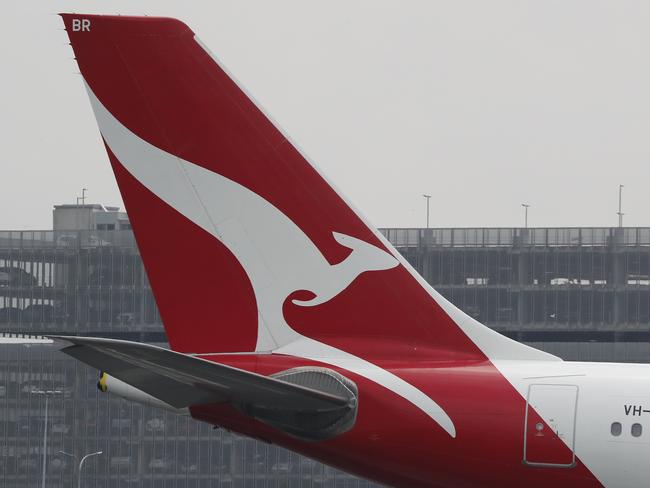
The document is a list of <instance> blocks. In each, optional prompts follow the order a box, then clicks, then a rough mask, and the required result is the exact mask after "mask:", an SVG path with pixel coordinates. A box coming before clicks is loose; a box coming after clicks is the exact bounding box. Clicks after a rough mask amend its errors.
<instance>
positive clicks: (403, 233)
mask: <svg viewBox="0 0 650 488" xmlns="http://www.w3.org/2000/svg"><path fill="white" fill-rule="evenodd" d="M380 231H381V232H382V234H384V236H386V238H387V239H388V240H389V241H390V242H391V243H392V244H393V245H394V246H395V247H399V248H403V247H423V248H429V247H517V246H519V247H530V246H534V247H607V246H626V247H629V246H635V247H636V246H650V227H622V228H619V227H548V228H528V229H525V228H508V227H504V228H498V227H492V228H445V229H422V228H415V229H399V228H390V229H388V228H385V229H380Z"/></svg>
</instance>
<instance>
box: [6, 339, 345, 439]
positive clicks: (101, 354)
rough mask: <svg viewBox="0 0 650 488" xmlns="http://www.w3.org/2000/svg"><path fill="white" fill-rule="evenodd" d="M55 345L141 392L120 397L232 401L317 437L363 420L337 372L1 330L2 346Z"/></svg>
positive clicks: (184, 403) (184, 402) (168, 403)
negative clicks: (274, 369) (266, 370)
mask: <svg viewBox="0 0 650 488" xmlns="http://www.w3.org/2000/svg"><path fill="white" fill-rule="evenodd" d="M52 343H55V344H58V345H60V346H63V347H62V348H61V352H63V353H65V354H67V355H68V356H71V357H73V358H75V359H78V360H79V361H81V362H83V363H86V364H88V365H90V366H92V367H94V368H97V369H99V370H101V371H103V372H105V373H107V374H108V375H110V377H112V378H116V379H117V380H119V381H120V382H122V383H125V384H126V385H128V386H127V388H132V389H134V390H135V392H134V391H133V390H129V392H130V395H129V394H127V395H124V394H123V391H121V392H117V391H115V393H116V394H117V395H120V396H124V397H125V398H130V399H132V400H136V401H144V403H150V404H153V405H155V406H165V407H166V408H169V407H173V408H175V409H183V408H186V407H192V406H199V405H206V404H211V403H228V404H231V405H232V406H233V407H235V408H236V409H237V410H239V411H240V412H241V413H243V414H244V415H247V416H250V417H253V418H256V419H258V420H260V421H262V422H265V423H267V424H269V425H271V426H273V427H276V428H278V429H280V430H283V431H285V432H287V433H290V434H292V435H294V436H297V437H301V438H306V439H312V440H315V439H325V438H329V437H332V436H335V435H338V434H341V433H343V432H345V431H346V430H348V429H349V428H351V427H352V425H353V424H354V422H355V419H356V408H357V392H356V386H355V385H354V384H353V383H352V382H350V381H349V380H347V378H344V377H342V376H340V375H339V374H338V373H336V372H335V371H332V370H324V369H323V368H312V369H309V368H298V369H296V370H288V371H285V372H282V373H279V374H278V375H277V376H278V377H269V376H263V375H260V374H257V373H251V372H250V371H245V370H243V369H239V368H235V367H232V366H227V365H224V364H220V363H215V362H212V361H207V360H204V359H201V358H198V357H194V356H191V355H188V354H183V353H179V352H174V351H171V350H169V349H164V348H162V347H157V346H152V345H149V344H142V343H139V342H131V341H122V340H116V339H104V338H96V337H77V336H58V335H48V336H29V335H20V334H13V335H7V334H2V335H0V344H52ZM103 377H104V375H102V378H103ZM332 380H334V381H332ZM100 384H101V382H100ZM328 385H329V386H328ZM332 385H334V389H332ZM121 388H122V389H123V385H122V386H121ZM109 391H110V390H109ZM121 393H122V394H121ZM142 393H145V394H146V395H144V397H149V398H143V395H142ZM151 397H152V398H151ZM151 400H153V401H151Z"/></svg>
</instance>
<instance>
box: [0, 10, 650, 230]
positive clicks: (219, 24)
mask: <svg viewBox="0 0 650 488" xmlns="http://www.w3.org/2000/svg"><path fill="white" fill-rule="evenodd" d="M60 11H76V12H89V13H121V14H148V15H167V16H174V17H178V18H180V19H182V20H184V21H185V22H187V23H188V24H189V25H190V27H192V28H193V30H194V31H195V32H196V33H197V34H198V35H199V36H200V37H201V39H202V40H203V41H204V42H205V43H206V44H207V45H208V46H209V47H210V49H211V50H212V51H213V52H214V53H215V54H216V55H217V56H218V57H219V58H220V59H221V61H222V62H223V64H224V65H225V66H226V67H227V68H228V69H229V70H230V71H231V72H233V73H234V74H235V75H236V76H237V78H238V79H239V80H240V82H241V83H242V84H243V85H244V86H245V87H246V88H247V89H248V90H249V91H250V92H251V93H252V94H253V95H254V96H255V97H256V99H257V100H258V101H259V102H260V103H261V104H262V105H263V106H264V107H265V109H266V110H267V111H268V112H269V113H270V114H272V115H273V117H274V118H275V120H276V121H278V122H279V123H280V124H281V125H282V126H283V127H284V129H285V130H286V131H287V132H288V133H289V134H290V135H291V136H292V138H293V139H294V140H295V141H297V142H298V144H299V145H300V146H301V148H302V150H303V151H304V152H305V153H306V154H307V155H308V156H309V157H310V158H311V159H313V160H314V161H316V162H317V164H318V165H319V167H320V168H321V169H322V170H323V171H324V172H325V173H326V174H327V175H328V176H329V177H330V178H331V179H332V180H333V181H334V182H335V183H336V184H337V186H338V187H339V188H340V189H341V190H342V191H343V192H344V193H345V194H346V195H347V196H348V197H350V199H351V200H352V201H354V202H355V203H356V205H357V207H358V208H360V209H361V210H362V211H363V212H364V213H365V214H366V215H367V216H368V217H369V218H370V220H371V221H372V222H373V223H374V224H376V225H377V226H400V227H407V226H422V225H423V224H424V219H425V201H424V198H423V197H422V196H421V194H422V193H430V194H432V195H433V198H432V199H431V224H432V226H515V225H522V224H523V209H522V208H521V207H520V204H521V203H522V202H528V203H530V204H531V205H532V208H531V209H530V222H531V225H534V226H571V225H597V226H608V225H615V223H616V219H617V217H616V215H615V212H616V206H617V186H618V184H619V182H620V183H624V184H625V185H626V187H625V192H624V207H625V208H624V210H625V211H626V213H627V214H628V215H626V217H625V224H626V225H650V218H649V214H648V210H649V209H650V192H649V191H647V188H648V180H649V178H648V177H649V176H650V169H649V164H648V163H649V162H650V137H649V136H650V95H649V93H648V91H649V90H650V64H649V63H650V61H649V60H650V28H649V26H650V3H648V2H645V1H638V2H635V1H620V0H618V1H609V2H603V1H596V0H589V1H567V0H562V1H555V0H544V1H523V0H513V1H497V0H492V1H489V2H486V1H484V0H476V1H459V0H453V1H451V0H450V1H447V2H438V1H422V2H415V1H413V2H397V1H394V2H386V1H383V2H379V1H363V2H351V1H349V0H335V1H332V0H328V1H327V2H318V3H316V2H305V1H299V0H294V1H287V0H284V1H274V2H269V1H268V0H259V1H245V2H243V1H211V2H207V1H206V2H171V1H161V0H156V1H133V0H130V1H111V2H108V1H107V0H102V1H92V0H84V1H52V0H48V1H45V0H43V1H16V0H11V1H10V2H6V3H4V4H3V22H2V24H3V26H2V30H0V59H1V60H2V70H1V72H0V73H1V76H0V88H1V90H0V169H1V172H0V228H2V229H10V228H13V229H33V228H40V229H47V228H51V206H52V204H55V203H70V202H74V201H75V197H76V196H77V195H79V194H80V193H81V188H82V187H86V188H88V189H89V197H90V198H89V200H90V201H93V202H100V203H105V204H117V205H122V202H121V199H120V197H119V192H118V190H117V186H116V184H115V182H114V179H113V175H112V173H111V171H110V168H109V165H108V161H107V157H106V155H105V152H104V148H103V146H102V145H101V143H100V138H99V134H98V131H97V128H96V124H95V121H94V118H93V116H92V113H91V109H90V105H89V103H88V100H87V97H86V94H85V92H84V90H83V87H82V84H81V79H80V76H79V75H78V74H75V73H76V71H77V67H76V65H75V63H74V61H73V60H72V59H71V58H72V51H71V49H70V48H69V46H68V45H67V38H66V35H65V32H64V31H63V30H62V23H61V21H60V19H59V17H58V16H55V15H52V14H54V13H56V12H60ZM315 218H317V216H315Z"/></svg>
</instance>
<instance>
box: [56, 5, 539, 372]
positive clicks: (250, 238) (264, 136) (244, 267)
mask: <svg viewBox="0 0 650 488" xmlns="http://www.w3.org/2000/svg"><path fill="white" fill-rule="evenodd" d="M63 19H64V21H65V25H66V28H67V31H68V34H69V36H70V39H71V42H72V46H73V48H74V51H75V54H76V57H77V60H78V63H79V67H80V69H81V73H82V75H83V77H84V79H85V81H86V83H87V87H88V90H89V95H90V98H91V101H92V104H93V109H94V110H95V114H96V116H97V119H98V123H99V126H100V130H101V132H102V136H103V138H104V141H105V143H106V146H107V151H108V154H109V157H110V159H111V163H112V165H113V168H114V171H115V175H116V177H117V181H118V184H119V186H120V190H121V192H122V195H123V198H124V201H125V203H126V206H127V209H128V211H129V215H130V218H131V221H132V223H133V227H134V230H135V233H136V237H137V240H138V245H139V247H140V250H141V253H142V256H143V259H144V262H145V266H146V269H147V273H148V275H149V279H150V281H151V283H152V286H153V289H154V293H155V296H156V299H157V302H158V306H159V308H160V312H161V315H162V318H163V321H164V324H165V328H166V331H167V334H168V337H169V340H170V343H171V345H172V347H173V348H174V349H176V350H179V351H184V352H195V353H199V352H215V351H254V350H258V351H260V350H282V348H283V347H284V346H287V345H288V344H291V343H292V342H294V341H296V340H300V338H304V337H308V338H310V339H313V340H316V341H320V342H321V343H327V344H329V345H330V346H333V347H336V348H339V349H342V350H345V351H349V352H352V353H353V354H361V355H363V356H364V357H366V358H373V357H393V356H394V357H399V356H404V355H405V354H408V355H411V356H421V357H426V358H431V357H435V358H441V357H447V358H461V357H462V358H476V359H479V358H485V355H484V354H488V355H497V356H503V357H536V358H540V357H545V356H544V355H543V353H538V352H537V351H534V350H532V349H529V348H526V347H525V346H521V345H518V344H516V343H513V342H511V341H509V340H508V339H505V338H503V337H501V336H498V335H497V334H494V333H493V332H492V331H490V330H488V329H486V328H484V327H482V326H481V325H480V324H478V323H476V322H474V321H473V320H472V319H470V318H469V317H467V316H465V315H464V314H462V313H461V312H459V311H458V310H456V309H454V308H453V306H451V305H450V304H449V303H448V302H446V301H445V300H444V299H443V298H441V297H440V296H439V295H437V294H436V293H435V292H433V290H431V289H430V288H429V287H428V286H427V285H426V284H425V283H424V282H423V281H422V280H421V279H420V278H419V277H418V276H416V275H415V274H413V272H412V270H411V269H410V267H408V265H407V264H406V263H405V262H404V261H403V260H402V259H401V256H399V254H398V253H397V252H396V251H395V250H394V249H392V247H390V245H389V244H387V243H386V242H385V241H384V240H383V238H381V236H380V235H379V234H378V233H377V232H376V231H375V230H374V229H372V228H371V227H370V226H368V225H367V224H366V223H365V221H364V220H363V219H362V218H361V217H360V216H359V215H358V214H357V213H356V212H355V211H354V210H353V209H351V208H350V206H349V205H348V204H347V203H346V202H345V200H344V199H343V198H341V197H340V196H339V195H338V194H337V193H336V191H335V190H334V189H332V187H331V186H330V185H329V184H328V183H327V181H326V180H325V179H324V178H323V177H322V176H321V175H320V174H319V173H318V171H316V170H315V169H314V167H313V166H312V165H311V164H309V163H308V162H307V161H306V160H305V158H304V157H303V156H302V155H301V154H300V153H299V152H298V151H297V150H296V148H295V147H294V146H293V145H292V144H291V142H290V141H289V140H288V139H287V138H286V137H285V136H284V135H283V134H282V133H281V132H280V131H279V130H278V129H277V128H276V127H275V126H274V125H273V123H272V122H270V121H269V119H268V118H267V117H266V116H265V115H264V113H263V112H262V111H261V110H260V109H259V108H258V107H257V106H256V105H255V104H254V102H252V101H251V99H250V98H249V97H248V96H247V95H246V93H245V92H244V91H242V90H241V89H240V88H239V87H238V86H237V84H236V83H235V82H233V80H232V79H231V78H230V77H229V76H228V74H227V73H226V72H224V70H223V69H222V68H221V67H220V66H219V64H218V62H217V61H216V60H215V59H214V58H213V57H212V56H211V54H210V53H209V52H208V51H207V50H206V49H205V48H204V46H203V45H202V44H201V43H200V42H199V41H198V39H197V38H196V37H195V35H194V33H193V32H192V31H191V30H190V29H189V28H188V27H187V26H186V25H185V24H183V23H181V22H179V21H177V20H173V19H164V18H130V17H112V16H94V15H73V14H64V15H63ZM450 314H451V315H453V317H454V318H453V319H452V318H451V317H450Z"/></svg>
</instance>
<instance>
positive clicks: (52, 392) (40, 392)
mask: <svg viewBox="0 0 650 488" xmlns="http://www.w3.org/2000/svg"><path fill="white" fill-rule="evenodd" d="M31 393H32V395H43V396H44V397H45V420H44V425H43V479H42V488H45V475H46V471H47V415H48V400H49V399H50V396H51V395H59V394H61V393H62V392H61V390H32V391H31Z"/></svg>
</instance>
